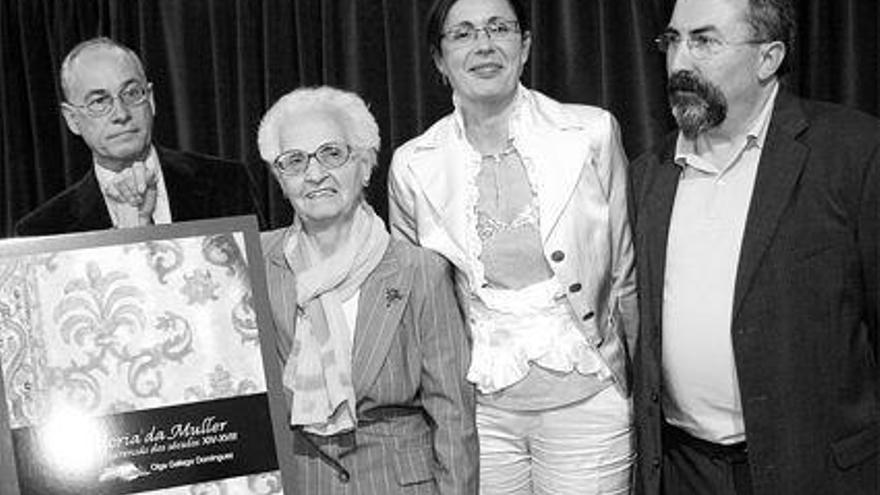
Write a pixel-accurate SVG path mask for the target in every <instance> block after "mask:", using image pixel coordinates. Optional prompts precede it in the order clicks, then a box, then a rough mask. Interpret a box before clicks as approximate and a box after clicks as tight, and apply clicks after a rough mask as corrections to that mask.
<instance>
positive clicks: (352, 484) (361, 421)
mask: <svg viewBox="0 0 880 495" xmlns="http://www.w3.org/2000/svg"><path fill="white" fill-rule="evenodd" d="M284 232H285V229H279V230H274V231H271V232H266V233H264V234H262V241H263V250H264V253H265V257H266V275H267V285H268V289H269V300H270V303H271V307H272V314H273V318H274V320H275V326H276V329H277V336H278V339H277V341H278V344H277V346H276V349H277V352H278V354H277V358H278V359H279V360H281V362H282V367H283V363H284V361H285V360H286V358H287V356H288V353H289V350H290V344H291V342H292V337H293V334H294V333H293V332H295V331H296V329H295V320H296V318H295V315H296V313H295V312H296V294H295V290H296V282H295V280H296V274H295V273H293V272H292V271H291V269H290V267H289V265H288V264H287V261H286V259H285V257H284V253H283V239H284ZM352 360H353V362H352V378H353V381H354V388H355V394H356V396H357V413H358V426H357V428H356V430H355V431H354V432H353V433H348V434H340V435H334V436H331V437H319V436H316V435H310V434H307V433H305V432H303V431H302V429H299V428H291V427H288V429H289V431H288V432H286V436H285V438H286V439H288V440H289V443H287V442H285V444H284V445H280V446H279V449H285V448H287V449H293V456H292V457H293V459H294V466H293V467H292V469H293V477H294V479H295V480H296V486H295V487H294V493H308V494H310V495H312V494H331V493H333V494H336V493H339V494H359V495H368V494H376V495H390V494H421V493H424V494H434V493H440V494H472V493H473V494H475V493H477V473H478V465H477V462H478V460H477V459H478V447H477V437H476V426H475V423H474V408H475V404H474V390H473V387H472V385H471V384H470V383H468V382H467V381H466V379H465V375H466V373H467V369H468V365H469V360H470V348H469V344H468V340H467V335H466V332H465V328H464V324H463V321H462V318H461V314H460V312H459V310H458V306H457V304H456V301H455V296H454V292H453V287H452V278H451V268H450V266H449V264H448V263H447V262H446V261H445V260H444V259H443V258H441V257H440V256H438V255H436V254H433V253H431V252H430V251H427V250H423V249H421V248H416V247H413V246H409V245H407V244H406V243H403V242H400V241H394V240H392V241H391V242H390V243H389V246H388V249H387V250H386V252H385V255H384V256H383V258H382V260H381V261H380V263H379V265H378V266H377V267H376V269H375V270H373V272H372V273H371V274H370V276H369V277H368V278H367V280H366V281H365V282H364V284H363V285H362V286H361V289H360V299H359V301H358V314H357V320H356V330H355V338H354V346H353V348H352ZM287 393H288V394H289V393H290V392H289V391H287ZM289 404H290V402H289V400H288V401H287V407H288V408H289ZM284 457H285V456H284V455H282V456H281V458H284Z"/></svg>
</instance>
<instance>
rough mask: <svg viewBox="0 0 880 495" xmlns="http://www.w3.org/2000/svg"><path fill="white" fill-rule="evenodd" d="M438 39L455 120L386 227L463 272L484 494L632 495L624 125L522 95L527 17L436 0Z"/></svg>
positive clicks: (407, 185) (400, 181)
mask: <svg viewBox="0 0 880 495" xmlns="http://www.w3.org/2000/svg"><path fill="white" fill-rule="evenodd" d="M427 37H428V42H429V46H430V47H431V54H432V56H433V59H434V63H435V65H436V67H437V69H438V70H439V72H440V74H441V75H442V77H443V79H444V80H445V81H446V82H447V84H448V85H449V86H450V87H451V88H452V102H453V105H454V111H453V112H452V113H451V114H450V115H447V116H446V117H444V118H442V119H441V120H440V121H438V122H437V123H435V124H434V125H433V126H432V127H431V128H429V129H428V130H427V131H426V132H425V133H424V134H422V135H420V136H418V137H416V138H415V139H413V140H411V141H410V142H408V143H406V144H404V145H403V146H402V147H400V148H399V149H398V150H397V151H396V152H395V154H394V159H393V161H392V165H391V171H390V176H389V186H388V187H389V193H388V194H389V217H390V224H391V230H392V234H393V235H395V236H396V237H398V238H401V239H406V240H409V241H410V242H412V243H414V244H420V245H421V246H424V247H429V248H431V249H434V250H436V251H438V252H439V253H440V254H442V255H444V256H445V257H446V258H447V259H449V260H450V261H451V262H452V263H453V265H454V266H455V269H456V270H455V272H456V273H455V275H456V283H457V288H458V294H459V296H460V297H461V303H462V306H463V308H464V310H465V313H466V315H467V318H468V323H469V326H470V332H471V335H472V339H473V351H472V358H471V365H470V368H469V370H468V375H467V376H468V379H469V380H470V381H471V382H473V383H474V384H475V385H476V387H477V391H478V394H477V430H478V434H479V442H480V487H481V493H483V494H494V493H504V494H508V493H516V494H519V493H523V494H526V493H550V494H556V495H559V494H567V493H577V494H597V493H603V494H624V493H628V492H629V489H630V486H629V485H630V481H629V480H630V473H631V468H632V462H633V460H634V453H633V449H632V443H633V442H632V427H631V403H630V399H629V382H628V375H629V369H628V367H629V362H630V359H629V352H630V350H631V349H632V346H633V345H634V342H635V332H636V327H637V325H636V321H635V320H636V308H635V303H636V293H635V286H634V268H633V250H632V242H631V235H630V229H629V224H628V220H627V207H626V198H625V189H626V187H625V184H626V170H625V168H626V157H625V156H624V153H623V149H622V146H621V142H620V136H619V130H618V126H617V123H616V121H615V119H614V118H613V116H612V115H611V114H610V113H609V112H607V111H604V110H602V109H599V108H595V107H590V106H585V105H571V104H562V103H559V102H557V101H554V100H552V99H550V98H548V97H547V96H544V95H543V94H541V93H539V92H537V91H533V90H529V89H527V88H525V87H523V86H522V85H521V84H520V83H519V79H520V75H521V74H522V71H523V66H524V65H525V63H526V60H527V59H528V57H529V48H530V46H531V43H532V38H531V33H530V31H529V18H528V12H527V10H526V8H525V6H524V5H523V2H521V1H519V0H438V1H436V2H435V3H434V5H433V6H432V8H431V10H430V13H429V18H428V26H427Z"/></svg>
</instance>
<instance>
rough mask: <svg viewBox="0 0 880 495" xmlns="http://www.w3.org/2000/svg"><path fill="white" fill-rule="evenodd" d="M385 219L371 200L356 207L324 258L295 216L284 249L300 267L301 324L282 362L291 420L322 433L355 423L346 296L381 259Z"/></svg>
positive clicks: (293, 264)
mask: <svg viewBox="0 0 880 495" xmlns="http://www.w3.org/2000/svg"><path fill="white" fill-rule="evenodd" d="M388 240H389V236H388V232H386V231H385V224H384V223H383V222H382V220H381V219H380V218H379V217H378V216H377V215H376V213H375V212H373V210H372V208H370V207H369V206H368V205H367V204H366V203H363V205H362V206H361V207H358V209H357V210H356V211H355V214H354V219H353V221H352V227H351V235H349V237H348V239H347V240H346V241H345V244H344V245H342V246H340V247H339V249H338V250H337V251H336V253H334V254H333V255H332V256H331V257H329V258H327V259H321V257H320V255H319V254H318V251H317V248H316V246H315V244H314V241H313V240H312V239H311V238H310V237H309V236H308V235H306V234H305V232H303V230H302V227H301V224H300V223H299V222H298V221H295V222H294V225H293V226H292V227H291V230H290V231H289V233H288V239H287V241H286V245H285V250H284V251H285V253H284V254H285V256H286V258H287V262H288V263H289V264H290V266H291V268H292V269H293V271H294V273H295V274H296V304H297V312H296V315H297V316H296V331H295V335H294V338H293V345H292V347H291V349H290V355H289V356H288V358H287V363H286V364H285V366H284V373H283V382H284V385H285V386H286V387H287V388H289V389H290V390H291V391H292V392H293V398H292V400H291V416H290V424H291V425H295V426H296V425H302V426H303V428H304V429H305V430H306V431H308V432H310V433H315V434H318V435H333V434H335V433H340V432H343V431H347V430H351V429H353V428H354V427H355V425H356V424H357V413H356V411H355V407H356V399H355V392H354V386H353V385H352V380H351V373H352V370H351V362H352V350H351V347H352V346H351V342H352V339H351V335H352V333H351V332H353V331H354V329H353V328H348V323H347V321H346V319H345V313H344V312H343V309H342V302H343V301H346V300H348V299H349V298H351V297H352V296H353V295H354V294H355V293H356V292H357V291H358V289H359V288H360V286H361V285H362V284H363V283H364V281H365V280H366V279H367V276H368V275H369V274H370V273H371V272H372V271H373V269H374V268H376V266H377V265H378V264H379V262H380V261H381V260H382V256H383V255H384V253H385V250H386V248H387V247H388Z"/></svg>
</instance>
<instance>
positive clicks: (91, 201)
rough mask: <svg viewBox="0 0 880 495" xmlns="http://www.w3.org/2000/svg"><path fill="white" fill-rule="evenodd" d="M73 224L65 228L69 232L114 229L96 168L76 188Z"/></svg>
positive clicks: (90, 170)
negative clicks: (96, 174)
mask: <svg viewBox="0 0 880 495" xmlns="http://www.w3.org/2000/svg"><path fill="white" fill-rule="evenodd" d="M72 213H73V217H72V218H73V219H74V220H73V222H72V223H71V224H70V225H68V226H65V228H64V231H67V232H86V231H92V230H104V229H109V228H112V227H113V220H112V219H111V218H110V212H109V211H107V204H106V203H105V202H104V195H103V194H102V193H101V186H99V185H98V178H97V176H95V170H94V167H92V168H91V169H89V171H88V172H87V173H86V175H85V177H83V178H82V180H80V182H79V184H78V185H77V187H76V193H75V195H74V200H73V212H72Z"/></svg>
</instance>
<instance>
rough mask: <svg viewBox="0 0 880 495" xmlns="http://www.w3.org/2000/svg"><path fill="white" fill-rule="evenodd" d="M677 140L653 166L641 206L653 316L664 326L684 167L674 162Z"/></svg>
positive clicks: (643, 243) (640, 214) (640, 213)
mask: <svg viewBox="0 0 880 495" xmlns="http://www.w3.org/2000/svg"><path fill="white" fill-rule="evenodd" d="M674 147H675V140H674V139H673V140H672V145H671V147H666V148H665V149H664V152H663V153H662V154H661V156H660V157H659V160H658V161H656V162H655V163H652V164H650V165H649V167H650V168H652V169H654V170H653V171H652V170H649V171H647V173H646V175H647V180H648V183H647V184H646V186H645V190H646V193H645V198H644V204H643V205H642V206H641V207H639V215H638V218H639V224H640V225H641V227H640V228H639V231H640V232H641V233H642V235H644V239H643V240H642V242H641V244H642V245H643V246H645V249H646V250H647V267H646V269H647V270H648V277H649V278H648V280H649V283H648V285H649V287H650V288H653V289H654V290H652V291H651V292H650V294H651V295H650V301H649V304H650V305H651V314H652V315H653V317H654V318H655V319H656V321H654V322H651V323H656V324H659V323H660V318H661V315H662V314H663V313H662V311H663V285H664V278H665V276H666V275H665V272H666V247H667V244H668V241H669V221H670V218H671V216H672V206H673V204H674V203H675V193H676V191H677V190H678V181H679V176H680V175H681V168H679V166H678V165H676V164H675V163H674V162H673V152H674Z"/></svg>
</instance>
